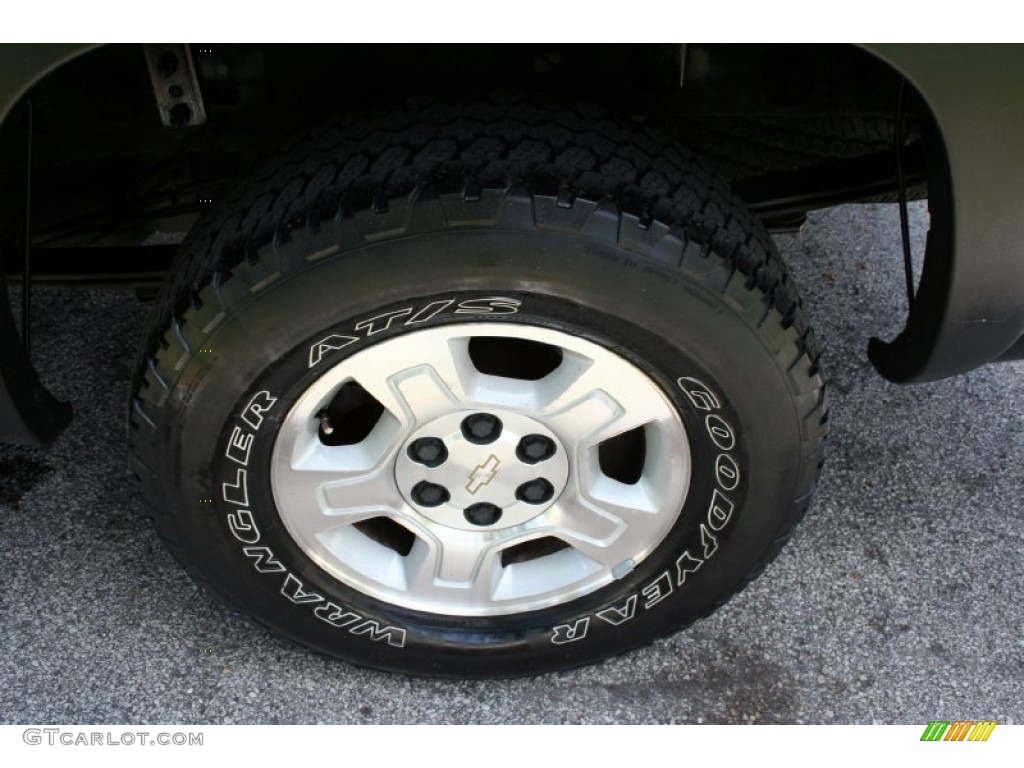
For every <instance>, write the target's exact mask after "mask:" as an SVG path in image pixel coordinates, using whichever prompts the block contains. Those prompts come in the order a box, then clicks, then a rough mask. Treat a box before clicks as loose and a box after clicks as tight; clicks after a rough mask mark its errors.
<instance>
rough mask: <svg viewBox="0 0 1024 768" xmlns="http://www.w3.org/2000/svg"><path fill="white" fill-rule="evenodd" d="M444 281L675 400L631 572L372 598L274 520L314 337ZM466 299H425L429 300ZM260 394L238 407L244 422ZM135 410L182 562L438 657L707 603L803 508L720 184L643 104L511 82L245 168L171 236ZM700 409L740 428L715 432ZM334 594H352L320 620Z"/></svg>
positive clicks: (539, 646) (766, 337)
mask: <svg viewBox="0 0 1024 768" xmlns="http://www.w3.org/2000/svg"><path fill="white" fill-rule="evenodd" d="M439 297H440V298H443V299H445V300H447V299H452V300H453V301H454V302H455V304H453V305H452V306H458V302H466V301H469V300H473V299H476V300H477V303H476V304H472V303H471V304H468V305H467V306H471V307H473V306H480V305H481V304H483V305H486V304H487V302H486V301H483V302H481V301H480V300H481V299H493V297H501V299H502V300H503V301H507V302H510V303H511V302H519V303H518V304H517V305H516V306H517V308H518V312H517V313H516V314H515V315H514V321H515V322H520V323H522V322H525V323H530V324H538V325H543V326H545V327H550V328H555V329H560V330H565V331H569V332H571V333H573V334H576V335H579V336H584V337H587V338H589V339H591V340H593V341H595V342H597V343H599V344H601V345H603V346H606V347H608V348H610V349H613V350H614V351H616V352H618V353H619V354H620V355H623V356H625V357H627V358H628V359H629V360H631V361H632V362H633V363H634V364H635V365H637V366H638V367H641V368H642V369H643V370H645V371H646V372H647V373H648V375H649V376H651V377H652V378H653V379H654V380H655V381H656V382H657V383H658V384H659V385H660V387H661V388H662V389H663V391H664V392H665V393H666V395H667V396H668V397H669V398H670V400H671V401H672V403H673V405H674V407H675V408H676V410H677V412H678V413H679V414H680V416H681V418H682V420H683V423H684V425H685V427H686V430H687V434H688V437H689V440H690V442H691V450H692V452H693V481H692V483H691V486H690V490H689V493H688V495H687V497H686V501H685V504H684V507H683V509H682V510H681V512H680V515H679V517H678V520H677V522H676V523H675V525H674V527H673V528H672V529H671V531H670V532H669V534H668V535H667V536H666V537H665V539H664V540H663V541H662V542H661V544H659V545H658V546H657V548H656V549H655V550H654V551H653V552H652V553H651V554H650V555H649V556H648V557H647V558H646V559H645V560H643V561H642V562H641V563H640V564H638V566H637V567H636V568H635V569H634V570H633V571H632V572H631V573H629V574H627V575H625V576H623V577H622V578H621V579H619V580H618V581H615V582H613V583H611V584H609V585H607V586H605V587H602V588H601V589H598V590H597V591H595V592H593V593H591V594H588V595H585V596H583V597H579V598H576V599H574V600H571V601H569V602H565V603H563V604H560V605H556V606H554V607H551V608H546V609H543V610H537V611H531V612H529V613H524V614H519V615H513V616H498V617H491V618H464V617H463V618H459V617H445V616H438V615H433V614H424V613H418V612H415V611H411V610H407V609H403V608H399V607H396V606H392V605H386V604H382V603H380V602H379V601H375V600H373V599H370V598H369V597H367V596H366V595H364V594H362V593H360V592H359V591H357V590H355V589H353V588H351V587H349V586H347V585H345V584H342V583H341V582H339V581H336V580H335V579H333V578H331V577H330V576H328V575H327V573H326V572H325V571H323V570H321V569H320V568H319V567H318V566H316V565H315V564H314V563H313V562H312V561H311V560H310V559H309V558H308V557H306V555H305V554H304V553H303V552H302V550H301V549H300V548H299V547H297V546H296V545H295V542H294V541H293V540H292V539H291V538H290V537H289V536H288V534H287V533H286V531H285V530H284V527H283V526H282V525H281V521H280V518H279V517H278V516H277V512H276V509H275V506H274V500H273V493H272V491H271V489H270V483H269V479H268V477H267V475H268V474H269V472H268V471H266V470H267V467H268V462H269V455H270V451H271V449H272V446H273V442H274V435H275V429H276V427H277V426H278V425H279V424H280V422H281V419H282V417H283V415H284V414H285V413H287V411H288V409H289V407H290V404H291V403H292V402H293V401H294V400H295V399H296V398H297V396H298V395H299V394H300V393H301V392H302V391H303V390H304V389H305V387H306V386H308V385H309V383H310V382H311V381H313V380H315V379H316V378H317V377H318V375H319V372H320V368H319V367H318V366H314V367H312V368H311V367H310V361H309V349H310V347H311V344H315V342H316V341H317V340H318V339H323V338H324V337H325V336H327V335H329V334H332V333H345V332H351V331H352V329H353V327H354V324H355V323H356V322H357V321H359V319H360V318H368V317H375V316H379V315H380V314H381V313H382V312H383V313H386V312H388V311H389V309H393V308H395V307H402V306H408V305H419V304H421V303H422V305H424V306H425V305H426V304H430V303H431V302H433V301H437V300H438V299H439ZM464 319H465V318H464V317H457V316H455V315H452V314H451V313H444V312H441V313H439V314H438V315H436V316H433V317H431V319H430V321H429V323H428V324H437V323H446V322H453V321H454V320H464ZM473 319H474V320H479V321H487V322H502V321H508V320H509V317H508V316H497V315H494V316H488V315H478V316H474V317H473ZM407 331H408V329H407V328H404V327H403V326H402V325H400V324H399V323H395V324H394V325H393V326H388V328H386V329H385V330H384V331H383V332H381V333H379V334H375V335H373V337H372V338H369V337H360V338H359V340H358V341H357V342H355V343H353V344H351V345H350V346H346V347H345V348H344V349H339V350H330V349H328V350H326V352H328V354H326V355H325V356H324V365H328V364H334V363H335V362H337V361H339V360H342V359H344V358H345V357H346V356H347V355H349V354H351V353H354V352H356V351H358V350H360V349H363V348H365V347H366V346H368V345H371V344H375V343H378V342H380V341H382V340H386V339H388V338H392V337H394V335H396V334H400V333H403V332H407ZM260 393H272V397H273V398H276V400H275V401H274V402H275V403H276V405H274V404H271V402H270V395H261V394H260ZM254 397H255V398H257V401H258V403H260V404H262V406H264V408H263V410H262V411H260V412H259V413H258V416H259V418H258V419H256V420H255V424H254V421H253V420H252V419H249V420H243V416H244V413H245V412H246V411H245V409H246V406H247V404H250V403H251V402H252V401H253V398H254ZM261 397H262V398H263V399H262V400H259V398H261ZM130 411H131V414H130V426H131V442H132V446H133V449H134V455H135V457H136V461H135V471H136V474H137V475H138V478H139V480H140V482H141V488H142V493H143V497H144V499H145V502H146V504H147V507H148V510H149V513H150V515H151V516H152V518H153V521H154V524H155V526H156V529H157V530H158V532H159V533H160V535H161V536H162V537H163V538H164V540H165V541H166V542H167V544H168V546H169V547H170V548H171V550H172V551H173V552H174V554H175V555H176V556H177V558H178V559H179V560H180V561H181V562H182V563H183V564H184V566H185V567H186V568H187V570H188V571H189V573H190V574H191V575H192V576H193V577H194V578H195V579H196V580H197V581H198V582H199V583H200V584H202V585H204V586H205V587H207V588H208V589H209V590H210V591H211V592H213V593H214V594H216V595H218V596H219V597H220V598H222V599H223V600H224V601H225V602H227V603H228V604H229V605H230V606H232V607H234V608H235V609H237V610H239V611H241V612H242V613H245V614H246V615H248V616H250V617H251V618H252V619H253V620H254V621H255V622H257V623H258V624H259V625H260V626H262V627H264V628H266V629H269V630H271V631H274V632H276V633H279V634H281V635H284V636H286V637H288V638H291V639H292V640H294V641H296V642H298V643H300V644H302V645H304V646H306V647H307V648H310V649H312V650H314V651H317V652H321V653H324V654H328V655H331V656H335V657H340V658H343V659H346V660H348V661H350V662H353V663H356V664H359V665H364V666H369V667H373V668H378V669H387V670H394V671H401V672H407V673H413V674H419V675H431V676H454V677H482V676H515V675H528V674H535V673H541V672H545V671H550V670H555V669H563V668H568V667H573V666H578V665H582V664H586V663H590V662H594V661H596V660H599V659H601V658H605V657H607V656H610V655H615V654H619V653H622V652H624V651H627V650H629V649H632V648H636V647H638V646H642V645H645V644H647V643H649V642H651V641H652V640H654V639H656V638H658V637H661V636H663V635H665V634H667V633H670V632H673V631H675V630H677V629H679V628H680V627H682V626H685V625H686V624H688V623H690V622H691V621H693V620H695V619H696V618H698V617H700V616H703V615H705V614H707V613H709V612H710V611H712V610H714V609H715V608H716V607H717V606H718V605H720V604H721V603H723V602H724V601H725V600H726V599H727V598H728V597H729V596H730V595H731V594H733V593H734V592H735V591H737V590H738V589H740V588H741V587H742V586H743V585H744V584H745V583H747V582H748V581H749V580H750V579H752V578H753V577H754V576H756V575H757V574H758V573H759V572H760V571H761V570H762V569H763V567H764V566H765V565H766V564H767V563H768V562H769V561H770V560H771V559H772V558H773V557H774V556H775V554H776V553H777V552H778V551H779V549H780V548H781V546H782V545H783V543H784V542H785V541H786V540H787V539H788V537H789V536H790V534H791V531H792V529H793V527H794V525H795V524H796V523H797V522H798V521H799V520H800V518H801V517H802V515H803V514H804V511H805V509H806V508H807V505H808V503H809V500H810V496H811V492H812V489H813V487H814V484H815V482H816V480H817V477H818V474H819V471H820V468H821V464H822V457H823V449H824V440H825V431H826V420H827V408H826V400H825V394H824V386H823V380H822V375H821V372H820V369H819V348H818V345H817V343H816V341H815V339H814V337H813V335H812V333H811V331H810V328H809V326H808V323H807V320H806V318H805V316H804V312H803V310H802V308H801V305H800V302H799V300H798V298H797V294H796V291H795V290H794V288H793V285H792V283H791V282H790V280H789V279H788V277H787V275H786V272H785V270H784V269H783V267H782V264H781V263H780V261H779V259H778V257H777V255H776V253H775V250H774V248H773V246H772V244H771V242H770V240H769V239H768V238H767V236H766V235H765V233H764V231H763V230H762V228H761V227H760V225H759V224H758V223H757V221H756V220H754V218H753V217H752V216H750V215H749V213H748V212H747V211H746V210H745V209H744V208H743V206H742V204H740V203H739V202H738V201H737V200H736V198H735V197H734V196H733V195H732V194H731V193H730V192H729V190H728V187H727V186H726V185H725V184H724V183H722V182H720V181H718V180H716V179H714V178H713V177H711V176H710V175H708V174H707V173H705V172H704V171H703V170H702V169H701V167H700V165H699V163H698V162H697V161H696V160H695V159H694V158H693V157H692V156H691V155H690V154H689V153H688V152H686V151H685V150H684V149H682V148H680V147H679V146H677V145H676V144H675V143H674V142H673V141H672V140H671V139H669V138H668V137H666V136H665V135H663V134H661V133H659V132H657V131H655V130H653V129H651V128H648V127H645V126H643V125H642V124H639V123H635V122H633V121H629V120H620V119H616V118H614V117H612V116H609V115H608V114H606V113H605V112H604V111H603V110H601V109H598V108H596V107H590V106H585V107H572V108H570V107H566V106H563V105H559V104H549V103H545V102H543V101H542V100H537V99H527V98H521V97H518V96H506V97H493V98H490V99H487V100H479V101H458V100H449V101H445V100H441V99H422V100H419V101H415V102H409V103H406V104H405V105H403V106H401V107H396V108H393V109H389V110H386V111H382V112H380V113H376V114H373V113H367V114H362V115H359V116H355V117H350V118H348V119H345V120H339V121H337V122H335V123H332V124H330V125H326V126H322V127H320V128H319V129H317V130H316V131H314V132H312V133H310V134H309V135H307V136H305V137H303V138H302V139H300V140H298V141H297V142H295V143H293V144H292V145H291V146H290V147H288V148H286V149H285V150H284V151H283V153H282V154H281V155H280V156H279V157H277V158H274V159H272V160H270V161H269V162H267V163H266V164H265V165H264V166H262V167H261V168H259V169H258V170H256V171H255V172H253V173H251V174H249V175H248V176H247V177H245V178H244V179H242V180H241V181H240V182H239V183H238V184H237V186H236V187H235V192H234V193H233V194H232V195H230V196H228V197H227V198H226V199H224V200H221V201H218V203H217V208H216V210H214V211H211V212H210V213H209V214H208V215H206V216H205V217H204V218H203V219H202V220H201V221H200V222H199V223H198V224H197V225H196V227H195V228H194V229H193V231H192V232H191V233H190V235H189V237H188V239H187V241H186V242H185V244H184V245H183V247H182V250H181V253H180V255H179V257H178V261H177V263H176V265H175V267H174V269H173V271H172V277H171V279H170V281H169V283H168V284H167V285H166V286H165V287H164V289H163V291H162V294H161V297H160V299H159V300H158V302H157V305H156V307H155V317H154V321H153V332H152V334H151V335H150V337H149V339H148V341H147V343H146V345H145V349H144V350H143V352H142V355H141V359H140V362H139V365H138V368H137V374H136V379H135V382H134V388H133V397H132V401H131V408H130ZM250 413H251V412H250ZM709 416H715V417H716V418H717V419H721V420H724V421H725V422H727V423H728V425H729V427H730V428H731V430H732V432H733V435H734V438H735V439H734V440H724V439H722V437H721V434H717V436H716V433H714V432H709V431H708V428H709V425H710V424H711V422H710V421H709V420H708V417H709ZM246 422H247V423H246ZM715 423H717V421H716V422H715ZM236 429H239V430H240V432H237V431H236V432H235V433H234V434H235V437H236V438H237V437H238V436H239V434H244V435H251V436H252V442H251V453H247V455H246V456H247V460H248V461H249V464H248V465H247V466H248V469H247V471H248V473H249V474H248V475H247V476H248V477H251V480H249V481H247V482H248V483H249V484H248V486H247V491H248V494H247V499H246V500H247V502H248V507H247V508H246V509H245V510H244V511H245V512H246V514H245V515H244V516H243V515H242V514H241V513H240V512H239V509H240V507H239V505H238V504H231V503H228V501H227V500H226V498H225V497H227V499H233V500H234V501H238V499H237V494H234V495H231V494H228V493H226V492H224V491H222V489H225V488H226V486H230V485H231V484H232V483H236V485H235V486H234V487H237V478H238V475H237V470H238V466H237V464H233V463H232V462H230V461H228V460H227V458H225V456H224V453H225V446H226V445H227V444H228V441H229V440H230V439H231V437H232V432H233V430H236ZM246 439H248V438H246ZM723 455H724V456H725V458H724V459H723V458H721V457H722V456H723ZM723 466H724V467H726V474H725V475H723V474H721V471H722V467H723ZM730 467H732V469H731V470H730V469H729V468H730ZM730 471H731V472H733V473H737V472H738V477H737V478H736V481H735V482H733V481H732V480H729V479H728V477H727V476H731V475H729V472H730ZM723 477H726V481H725V484H724V485H723ZM332 606H333V607H332ZM332 611H334V613H333V614H332ZM338 611H347V612H348V615H351V616H357V617H358V619H352V620H351V621H350V622H349V623H348V624H345V625H342V626H340V627H339V626H332V624H331V623H330V617H331V616H332V615H333V616H337V615H338ZM353 622H355V623H353ZM357 630H358V631H357Z"/></svg>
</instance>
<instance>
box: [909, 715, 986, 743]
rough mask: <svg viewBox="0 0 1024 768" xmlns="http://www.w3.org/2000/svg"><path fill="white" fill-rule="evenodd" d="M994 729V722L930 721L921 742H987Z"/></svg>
mask: <svg viewBox="0 0 1024 768" xmlns="http://www.w3.org/2000/svg"><path fill="white" fill-rule="evenodd" d="M995 727H996V721H995V720H977V721H975V720H955V721H953V722H950V721H949V720H932V721H931V722H930V723H928V725H927V726H926V727H925V729H924V733H923V734H921V741H988V737H989V736H991V735H992V731H993V730H995Z"/></svg>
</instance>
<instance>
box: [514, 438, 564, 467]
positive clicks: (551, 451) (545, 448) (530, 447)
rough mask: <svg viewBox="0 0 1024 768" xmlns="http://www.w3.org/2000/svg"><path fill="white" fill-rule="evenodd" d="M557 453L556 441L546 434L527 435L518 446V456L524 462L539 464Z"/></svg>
mask: <svg viewBox="0 0 1024 768" xmlns="http://www.w3.org/2000/svg"><path fill="white" fill-rule="evenodd" d="M554 455H555V441H554V440H552V439H551V438H550V437H547V436H545V435H526V436H525V437H524V438H523V439H522V440H520V441H519V445H517V446H516V456H517V457H518V458H519V460H520V461H521V462H523V463H524V464H539V463H540V462H542V461H547V460H548V459H550V458H551V457H552V456H554Z"/></svg>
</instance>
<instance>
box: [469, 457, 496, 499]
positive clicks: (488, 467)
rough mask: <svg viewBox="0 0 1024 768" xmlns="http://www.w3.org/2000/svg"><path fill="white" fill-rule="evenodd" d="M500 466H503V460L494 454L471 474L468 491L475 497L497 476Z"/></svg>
mask: <svg viewBox="0 0 1024 768" xmlns="http://www.w3.org/2000/svg"><path fill="white" fill-rule="evenodd" d="M499 464H501V459H499V458H498V457H497V456H495V455H494V454H493V453H492V454H491V455H490V456H488V457H487V461H485V462H484V463H483V464H481V465H480V466H478V467H477V468H476V469H474V470H473V471H472V472H471V473H470V475H469V482H468V483H466V490H467V491H469V492H470V494H472V495H474V496H475V495H476V492H477V491H479V490H480V489H481V488H483V487H484V486H485V485H487V484H488V483H489V482H491V480H493V479H494V478H495V477H496V476H497V474H498V465H499Z"/></svg>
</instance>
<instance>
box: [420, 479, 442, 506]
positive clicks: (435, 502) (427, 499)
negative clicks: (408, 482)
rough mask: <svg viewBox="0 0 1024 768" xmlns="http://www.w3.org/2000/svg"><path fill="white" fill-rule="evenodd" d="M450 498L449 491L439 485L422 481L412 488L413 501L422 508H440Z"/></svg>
mask: <svg viewBox="0 0 1024 768" xmlns="http://www.w3.org/2000/svg"><path fill="white" fill-rule="evenodd" d="M450 498H451V494H449V493H448V489H447V488H445V487H444V486H443V485H438V484H437V483H428V482H427V481H426V480H421V481H420V482H418V483H416V485H414V486H413V487H412V500H413V501H415V502H416V503H417V504H419V505H420V506H421V507H439V506H441V505H442V504H444V503H445V502H446V501H448V499H450Z"/></svg>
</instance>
